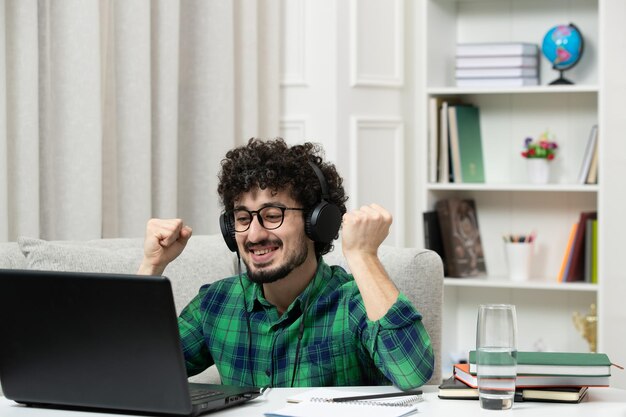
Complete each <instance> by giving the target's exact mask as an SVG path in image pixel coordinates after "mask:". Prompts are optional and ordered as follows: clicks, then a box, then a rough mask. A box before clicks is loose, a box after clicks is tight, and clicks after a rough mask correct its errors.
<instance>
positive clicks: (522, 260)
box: [505, 242, 533, 282]
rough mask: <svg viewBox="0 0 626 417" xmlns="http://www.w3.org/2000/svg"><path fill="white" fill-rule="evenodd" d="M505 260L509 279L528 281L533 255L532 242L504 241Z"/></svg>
mask: <svg viewBox="0 0 626 417" xmlns="http://www.w3.org/2000/svg"><path fill="white" fill-rule="evenodd" d="M505 251H506V260H507V264H508V268H509V279H510V280H511V281H518V282H519V281H528V280H529V279H530V266H531V263H532V256H533V243H527V242H507V243H505Z"/></svg>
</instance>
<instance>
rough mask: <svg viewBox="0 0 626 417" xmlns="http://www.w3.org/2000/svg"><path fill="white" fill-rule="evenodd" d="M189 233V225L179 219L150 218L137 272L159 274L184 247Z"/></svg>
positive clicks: (140, 273) (189, 235)
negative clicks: (141, 258) (141, 259)
mask: <svg viewBox="0 0 626 417" xmlns="http://www.w3.org/2000/svg"><path fill="white" fill-rule="evenodd" d="M191 233H192V232H191V227H189V226H186V225H185V224H183V221H182V220H181V219H150V220H149V221H148V224H147V226H146V239H145V241H144V244H143V261H142V262H141V266H140V267H139V271H137V274H139V275H161V274H162V273H163V271H164V270H165V267H166V266H167V265H168V264H169V263H170V262H172V261H173V260H174V259H176V258H177V257H178V255H180V254H181V253H182V251H183V249H185V246H186V245H187V241H188V240H189V238H190V237H191Z"/></svg>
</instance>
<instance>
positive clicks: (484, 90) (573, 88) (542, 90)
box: [427, 85, 598, 96]
mask: <svg viewBox="0 0 626 417" xmlns="http://www.w3.org/2000/svg"><path fill="white" fill-rule="evenodd" d="M597 92H598V86H597V85H569V86H551V85H538V86H535V87H513V88H502V87H497V88H496V87H472V88H467V87H431V88H428V89H427V93H428V94H430V95H433V96H450V95H455V96H457V95H476V94H563V93H571V94H579V93H597Z"/></svg>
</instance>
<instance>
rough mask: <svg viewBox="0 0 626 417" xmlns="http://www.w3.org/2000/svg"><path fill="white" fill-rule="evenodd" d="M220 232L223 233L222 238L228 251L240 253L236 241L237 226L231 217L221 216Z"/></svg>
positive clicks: (224, 214)
mask: <svg viewBox="0 0 626 417" xmlns="http://www.w3.org/2000/svg"><path fill="white" fill-rule="evenodd" d="M220 230H221V231H222V237H223V238H224V242H226V246H228V249H230V250H231V251H232V252H238V251H239V248H238V247H237V239H235V226H234V225H233V222H232V219H231V218H230V216H227V215H226V213H222V214H221V215H220Z"/></svg>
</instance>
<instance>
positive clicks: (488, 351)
mask: <svg viewBox="0 0 626 417" xmlns="http://www.w3.org/2000/svg"><path fill="white" fill-rule="evenodd" d="M516 339H517V318H516V314H515V306H514V305H510V304H485V305H481V306H480V308H479V310H478V322H477V326H476V365H477V375H478V396H479V398H480V406H481V407H482V408H486V409H489V410H508V409H510V408H511V407H512V406H513V399H514V397H515V378H516V376H517V372H516V368H517V340H516Z"/></svg>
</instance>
